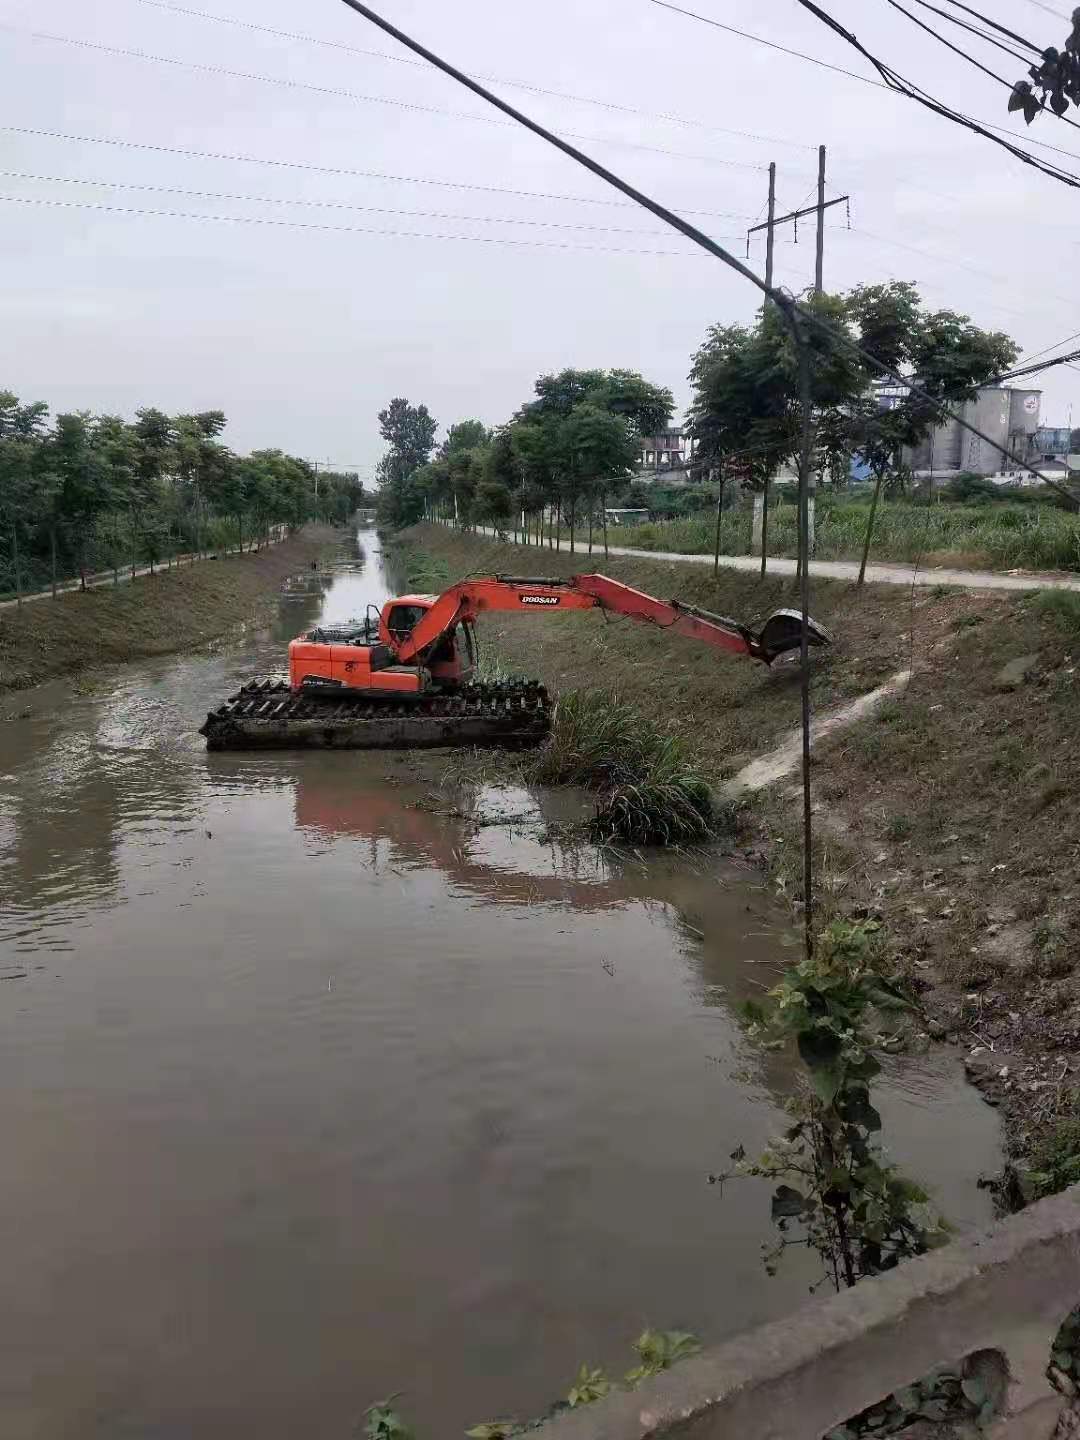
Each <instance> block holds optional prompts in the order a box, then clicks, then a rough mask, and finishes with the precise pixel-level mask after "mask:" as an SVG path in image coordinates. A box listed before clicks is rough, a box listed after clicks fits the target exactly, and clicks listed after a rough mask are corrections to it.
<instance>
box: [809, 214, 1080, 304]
mask: <svg viewBox="0 0 1080 1440" xmlns="http://www.w3.org/2000/svg"><path fill="white" fill-rule="evenodd" d="M836 228H837V230H838V231H843V230H844V227H843V226H842V225H841V226H837V227H836ZM848 233H850V234H852V235H860V236H865V238H866V239H867V240H873V241H874V243H875V244H877V245H887V246H890V247H891V248H893V249H895V250H908V251H910V252H911V254H913V255H921V256H923V257H924V258H925V259H927V260H937V261H939V262H940V263H941V264H942V265H953V266H955V267H956V268H957V269H958V270H966V271H968V273H969V274H971V275H981V276H982V277H983V278H984V279H986V280H992V281H994V282H995V283H998V284H1010V283H1011V280H1010V277H1009V276H1007V275H1002V274H999V273H998V272H997V271H995V270H984V269H983V268H982V266H981V265H969V264H968V263H967V262H966V261H964V260H954V259H953V258H952V256H951V255H939V254H937V253H936V252H935V251H933V250H923V249H921V248H920V247H919V246H918V245H908V244H907V243H906V242H905V241H903V240H894V239H893V238H892V237H891V236H889V235H877V234H875V233H874V231H873V230H867V229H866V227H865V226H864V225H858V226H852V227H851V230H850V231H849V232H848ZM1046 293H1047V296H1048V298H1050V299H1052V300H1059V301H1061V303H1062V304H1063V305H1072V304H1073V303H1075V302H1074V301H1073V300H1071V299H1069V298H1068V297H1066V296H1064V295H1055V294H1054V293H1053V292H1052V291H1047V292H1046ZM998 308H999V309H1004V308H1006V307H1003V306H999V307H998ZM1009 313H1010V314H1012V315H1023V314H1025V313H1026V312H1025V311H1023V310H1010V311H1009Z"/></svg>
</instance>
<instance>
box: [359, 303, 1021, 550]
mask: <svg viewBox="0 0 1080 1440" xmlns="http://www.w3.org/2000/svg"><path fill="white" fill-rule="evenodd" d="M806 303H807V305H808V306H809V307H810V308H811V309H812V310H813V312H814V314H815V315H816V316H817V317H818V318H819V320H820V321H821V322H822V323H821V324H819V325H811V326H808V327H807V334H808V337H809V342H810V345H811V348H812V366H811V372H812V395H813V407H814V422H815V442H816V466H817V469H818V471H819V473H820V475H821V478H822V482H823V483H826V484H830V483H831V484H833V485H836V486H842V485H846V484H847V481H848V476H849V473H850V468H851V459H852V456H854V455H859V456H861V457H862V458H863V459H864V460H865V461H866V462H867V463H868V464H869V466H870V468H871V471H872V472H873V474H874V475H875V477H876V478H877V480H878V483H879V485H880V482H881V480H882V479H883V477H885V476H886V475H887V474H899V473H902V456H903V453H904V451H905V449H906V448H907V447H911V446H915V445H918V444H919V443H920V442H921V441H922V440H923V439H924V438H925V437H926V436H927V434H929V432H930V431H931V430H932V429H933V427H934V426H935V425H936V424H937V423H938V422H939V419H940V416H941V405H942V403H945V404H951V405H956V404H959V403H962V402H964V401H965V400H967V399H969V398H971V397H972V396H973V395H974V394H975V392H976V390H977V388H978V387H979V386H980V385H983V384H985V383H986V382H987V381H989V380H992V379H993V378H994V377H996V376H998V375H1001V374H1002V373H1003V372H1005V371H1006V370H1007V369H1008V368H1009V366H1010V365H1012V364H1013V363H1014V362H1015V360H1016V357H1017V354H1018V350H1017V347H1016V345H1015V344H1014V343H1013V341H1012V340H1011V339H1010V338H1009V337H1008V336H1007V335H1005V334H1003V333H1001V332H1000V331H987V330H982V329H980V328H979V327H978V326H976V325H974V324H972V322H971V321H970V319H969V318H968V317H967V316H966V315H960V314H957V313H955V312H953V311H951V310H929V309H927V308H926V307H925V306H924V305H923V304H922V302H921V300H920V297H919V294H918V291H917V290H916V288H915V286H913V285H911V284H909V283H907V282H904V281H892V282H890V283H888V284H884V285H860V286H858V287H856V288H855V289H854V290H851V291H849V292H848V293H846V294H843V295H822V296H818V297H815V298H812V299H810V300H808V301H807V302H806ZM883 370H884V371H890V372H894V373H899V374H901V375H903V376H905V377H908V378H909V380H910V384H909V385H908V386H907V387H906V389H904V388H903V387H895V389H896V390H898V391H900V392H901V393H898V394H893V395H892V396H891V397H890V399H889V405H890V406H891V408H888V409H886V408H884V407H883V405H882V403H881V401H880V399H879V397H878V396H877V395H876V393H875V391H874V388H873V385H872V382H873V381H874V380H876V379H878V378H879V377H880V376H881V374H882V372H883ZM689 378H690V382H691V386H692V399H691V403H690V407H689V411H688V422H689V432H690V435H691V437H692V440H693V462H692V476H691V478H692V480H693V481H694V482H695V483H697V484H702V483H707V484H708V485H710V486H711V487H712V489H711V493H712V494H713V495H715V494H716V492H717V490H718V489H719V488H722V487H723V485H724V483H725V480H726V479H727V478H728V477H731V478H733V479H734V480H735V481H736V482H737V483H738V484H739V485H740V486H741V487H742V488H744V489H748V490H753V491H760V490H762V489H765V488H767V487H768V484H769V481H770V479H771V477H772V476H774V475H775V474H776V473H777V471H778V470H779V469H781V468H782V467H783V466H785V465H789V464H791V463H792V462H793V461H794V460H795V458H796V456H797V453H798V447H799V436H800V427H799V413H800V407H799V376H798V357H797V354H796V351H795V348H794V345H793V343H792V339H791V335H790V331H789V329H788V326H787V325H786V324H785V322H784V320H783V317H782V316H781V315H780V313H779V311H778V310H777V309H776V307H775V306H772V305H768V304H767V305H766V306H765V307H764V308H763V310H762V311H761V312H760V313H759V315H758V317H757V319H756V321H755V323H754V324H753V325H750V326H743V325H714V326H712V327H710V329H709V330H708V331H707V333H706V338H705V343H704V344H703V345H702V347H701V349H700V350H699V351H698V352H697V354H696V355H695V356H694V357H693V360H692V365H691V370H690V377H689ZM673 410H674V399H673V397H672V394H671V392H670V390H667V389H665V388H663V387H660V386H656V385H652V384H650V383H649V382H648V381H646V380H644V379H643V378H642V376H640V375H638V374H636V373H634V372H632V371H628V370H564V371H563V372H562V373H561V374H558V375H544V376H541V378H540V379H539V380H538V381H537V382H536V386H535V398H533V399H532V400H530V401H528V402H527V403H525V404H524V405H522V406H521V408H520V409H519V410H518V411H517V412H516V413H515V414H514V415H513V416H512V417H511V419H510V420H509V421H508V422H507V423H506V424H504V425H502V426H499V427H498V428H496V429H495V430H493V431H492V430H489V429H488V428H487V427H486V426H485V425H483V424H482V423H481V422H480V421H477V420H466V421H462V422H460V423H458V424H456V425H452V426H451V427H450V429H449V432H448V434H447V436H446V439H445V440H444V441H443V442H442V444H441V445H440V446H439V447H438V449H436V445H435V439H436V434H437V431H438V425H437V422H436V421H435V420H434V418H433V417H432V416H431V415H430V414H429V412H428V410H427V408H426V407H425V406H423V405H420V406H413V405H410V404H409V403H408V401H406V400H404V399H395V400H394V401H392V403H391V404H390V406H389V407H388V408H387V409H386V410H384V411H383V412H382V413H381V414H380V416H379V423H380V432H381V434H382V436H383V438H384V439H385V440H386V441H387V443H388V446H389V450H388V452H387V454H386V455H385V456H384V457H383V460H382V461H381V462H380V465H379V469H378V479H379V482H380V491H379V502H378V504H379V515H380V519H381V521H382V522H383V523H385V524H388V525H391V526H397V525H403V524H409V523H412V522H414V521H415V520H417V519H419V518H420V517H421V516H423V515H424V514H438V515H447V514H449V515H451V516H453V517H454V518H456V519H457V520H458V522H459V523H462V524H470V523H476V522H487V523H494V524H496V525H504V524H506V523H507V522H508V521H509V520H510V519H511V518H513V519H514V520H515V523H517V522H518V517H520V515H521V514H522V513H524V515H525V516H526V517H536V516H540V515H544V514H546V515H548V516H549V517H554V520H555V522H556V523H558V521H559V520H565V521H566V522H567V523H568V524H569V526H570V527H571V528H573V526H574V525H575V523H576V521H577V519H578V517H580V516H581V515H582V514H583V513H584V514H586V515H588V516H589V517H590V520H591V517H592V515H593V514H594V512H595V509H596V505H597V502H598V501H600V500H601V499H602V497H607V496H610V495H616V494H624V493H625V492H626V491H627V489H628V487H629V485H630V482H631V480H632V477H633V475H634V473H635V469H636V466H637V463H638V460H639V456H640V452H641V443H642V440H643V439H644V438H645V437H648V436H652V435H654V434H656V433H657V432H658V431H660V430H662V429H664V428H665V427H666V426H667V425H668V423H669V421H670V419H671V415H672V412H673ZM526 528H527V529H528V528H530V523H529V522H528V520H527V523H526Z"/></svg>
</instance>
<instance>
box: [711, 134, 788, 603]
mask: <svg viewBox="0 0 1080 1440" xmlns="http://www.w3.org/2000/svg"><path fill="white" fill-rule="evenodd" d="M765 225H766V231H765V284H766V285H768V286H769V287H770V288H771V286H772V283H773V259H774V257H775V254H776V161H775V160H773V161H771V162H770V164H769V218H768V220H766V222H765ZM765 303H766V305H767V304H768V303H769V302H768V301H766V302H765ZM771 478H772V477H771V476H770V475H769V474H766V476H765V486H764V489H763V490H762V495H761V578H762V580H764V579H765V566H766V564H767V561H768V555H769V543H768V542H769V481H770V480H771ZM716 533H717V536H718V537H719V534H720V516H719V513H718V514H717V518H716ZM719 563H720V562H719V559H718V560H717V568H718V569H719Z"/></svg>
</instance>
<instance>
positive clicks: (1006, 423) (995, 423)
mask: <svg viewBox="0 0 1080 1440" xmlns="http://www.w3.org/2000/svg"><path fill="white" fill-rule="evenodd" d="M908 393H910V387H908V386H903V385H897V384H895V382H892V381H889V382H882V383H879V384H877V385H875V387H874V394H875V396H876V397H877V401H878V405H879V407H880V408H881V409H882V410H892V409H893V408H894V407H895V406H896V405H897V403H898V402H899V401H900V400H901V399H902V398H903V397H904V396H905V395H906V394H908ZM952 408H953V409H956V410H958V411H959V414H960V416H961V418H962V419H963V420H964V421H966V422H967V424H968V425H972V426H974V427H975V429H976V430H981V431H982V433H983V434H984V435H985V436H986V437H987V439H986V440H982V439H980V437H979V436H978V435H973V434H972V433H971V431H970V430H967V429H965V428H964V426H963V425H962V424H961V423H960V420H947V421H945V422H944V424H942V425H938V426H937V427H936V429H934V430H933V431H931V433H930V434H929V435H928V436H927V438H926V439H925V440H924V441H923V442H922V443H921V444H919V445H916V446H915V447H914V448H913V449H911V450H906V451H905V452H904V460H905V462H906V463H907V464H908V465H910V466H911V468H912V470H915V471H919V470H923V471H928V470H933V471H934V472H935V473H937V472H939V471H942V470H945V471H949V470H952V471H955V472H957V473H958V474H959V473H960V472H961V471H966V472H967V473H969V474H973V475H997V474H999V473H1001V472H1002V471H1008V470H1011V469H1013V468H1015V467H1014V466H1013V464H1012V463H1011V462H1010V461H1009V460H1007V459H1006V458H1005V456H1004V455H1003V454H1002V453H1001V450H1002V449H1005V450H1008V451H1010V452H1011V453H1012V454H1014V455H1015V456H1016V457H1017V458H1018V459H1019V460H1023V461H1024V462H1025V463H1027V464H1031V463H1033V462H1034V461H1037V460H1040V459H1041V458H1042V455H1041V452H1040V450H1039V446H1038V442H1037V439H1036V436H1037V434H1038V432H1039V430H1040V428H1041V427H1040V425H1039V416H1040V411H1041V409H1042V391H1041V390H1021V389H1014V388H1013V387H1012V386H1007V385H986V386H983V388H982V389H981V390H980V391H979V392H978V394H977V395H976V397H975V399H974V400H968V401H966V402H965V403H964V404H962V405H960V406H953V407H952ZM987 441H990V442H992V443H987ZM999 446H1000V447H1001V449H999V448H998V447H999Z"/></svg>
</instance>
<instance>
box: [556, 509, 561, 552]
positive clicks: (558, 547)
mask: <svg viewBox="0 0 1080 1440" xmlns="http://www.w3.org/2000/svg"><path fill="white" fill-rule="evenodd" d="M555 549H556V551H560V550H562V496H561V495H560V497H559V499H558V501H557V502H556V505H555Z"/></svg>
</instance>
